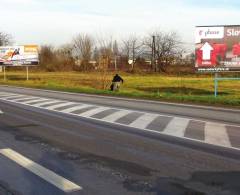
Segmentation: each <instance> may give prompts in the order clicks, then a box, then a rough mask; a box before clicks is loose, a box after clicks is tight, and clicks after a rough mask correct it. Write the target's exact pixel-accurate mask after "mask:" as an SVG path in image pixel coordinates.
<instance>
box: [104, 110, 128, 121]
mask: <svg viewBox="0 0 240 195" xmlns="http://www.w3.org/2000/svg"><path fill="white" fill-rule="evenodd" d="M130 113H132V111H129V110H120V111H118V112H115V113H113V114H110V115H108V116H106V117H104V118H103V119H102V120H103V121H107V122H115V121H117V120H118V119H120V118H122V117H124V116H126V115H128V114H130Z"/></svg>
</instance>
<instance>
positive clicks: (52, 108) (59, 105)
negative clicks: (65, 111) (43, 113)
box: [46, 102, 76, 110]
mask: <svg viewBox="0 0 240 195" xmlns="http://www.w3.org/2000/svg"><path fill="white" fill-rule="evenodd" d="M73 104H76V103H73V102H65V103H61V104H57V105H53V106H48V107H46V109H49V110H54V109H57V108H61V107H64V106H70V105H73Z"/></svg>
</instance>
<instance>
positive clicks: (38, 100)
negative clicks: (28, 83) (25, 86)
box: [21, 98, 49, 104]
mask: <svg viewBox="0 0 240 195" xmlns="http://www.w3.org/2000/svg"><path fill="white" fill-rule="evenodd" d="M48 100H49V99H45V98H39V99H36V100H29V101H24V102H21V103H24V104H32V103H35V102H42V101H48Z"/></svg>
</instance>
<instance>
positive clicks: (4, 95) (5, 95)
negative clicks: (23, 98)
mask: <svg viewBox="0 0 240 195" xmlns="http://www.w3.org/2000/svg"><path fill="white" fill-rule="evenodd" d="M11 95H16V94H9V93H7V94H1V95H0V98H3V97H7V96H11Z"/></svg>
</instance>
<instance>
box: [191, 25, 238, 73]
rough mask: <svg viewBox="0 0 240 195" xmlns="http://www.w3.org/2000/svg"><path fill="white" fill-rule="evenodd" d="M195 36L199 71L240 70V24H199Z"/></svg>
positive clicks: (196, 65)
mask: <svg viewBox="0 0 240 195" xmlns="http://www.w3.org/2000/svg"><path fill="white" fill-rule="evenodd" d="M195 38H196V40H195V44H196V45H195V46H196V64H195V67H196V69H197V71H199V72H229V71H240V25H239V26H237V25H233V26H198V27H196V32H195Z"/></svg>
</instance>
